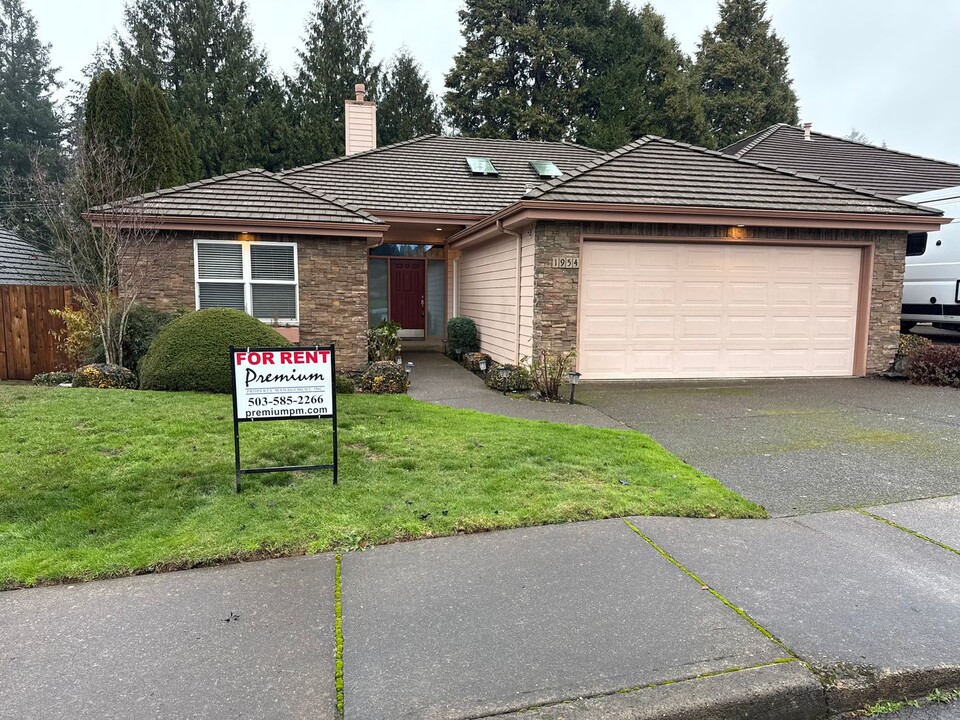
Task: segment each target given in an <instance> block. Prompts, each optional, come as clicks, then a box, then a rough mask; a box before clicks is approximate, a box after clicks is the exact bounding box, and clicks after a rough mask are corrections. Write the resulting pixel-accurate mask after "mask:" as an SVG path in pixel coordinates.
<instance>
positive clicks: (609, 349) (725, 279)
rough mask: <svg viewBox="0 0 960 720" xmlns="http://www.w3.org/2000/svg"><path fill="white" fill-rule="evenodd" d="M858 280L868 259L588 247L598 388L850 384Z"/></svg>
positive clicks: (817, 251)
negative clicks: (603, 384)
mask: <svg viewBox="0 0 960 720" xmlns="http://www.w3.org/2000/svg"><path fill="white" fill-rule="evenodd" d="M598 248H599V249H598ZM598 257H599V258H602V260H603V263H602V264H598V263H597V262H595V259H596V258H598ZM859 279H860V250H859V249H851V248H809V247H777V246H759V245H756V246H754V245H750V246H748V245H718V246H705V245H691V244H675V243H628V242H611V243H605V242H593V241H588V242H586V243H585V245H584V254H583V262H582V270H581V283H582V285H581V308H580V326H579V327H580V354H579V365H580V370H581V372H583V374H584V377H586V378H596V379H629V378H703V377H771V376H773V377H776V376H802V375H851V374H853V355H854V346H855V339H856V328H857V302H858V297H859ZM624 286H627V287H629V291H628V292H627V293H626V297H625V296H624V292H623V290H622V288H623V287H624ZM614 288H616V290H614Z"/></svg>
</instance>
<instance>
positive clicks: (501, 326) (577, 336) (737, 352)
mask: <svg viewBox="0 0 960 720" xmlns="http://www.w3.org/2000/svg"><path fill="white" fill-rule="evenodd" d="M347 107H348V112H347V121H348V122H347V129H346V132H347V140H348V144H347V147H348V148H350V150H351V151H353V152H352V153H351V154H349V155H346V156H345V157H341V158H336V159H333V160H328V161H325V162H320V163H316V164H314V165H308V166H306V167H301V168H295V169H292V170H289V171H285V172H281V173H269V172H266V171H264V170H257V169H254V170H248V171H245V172H240V173H233V174H231V175H226V176H222V177H217V178H211V179H209V180H204V181H201V182H198V183H192V184H189V185H185V186H182V187H178V188H171V189H168V190H161V191H159V192H156V193H150V194H148V195H145V196H142V197H140V198H133V199H130V200H127V201H123V202H120V203H115V204H113V205H108V206H104V207H102V208H97V209H95V210H94V211H92V212H91V214H90V218H91V220H92V221H93V222H97V221H98V217H104V216H106V215H107V214H110V215H111V216H112V215H113V214H114V213H125V212H129V213H131V216H132V215H133V214H136V215H137V216H138V218H139V219H138V220H137V222H139V223H141V224H144V223H147V224H150V225H151V226H152V227H154V228H156V230H157V232H158V233H159V235H158V239H157V241H155V242H154V243H152V244H151V250H150V253H151V254H152V255H153V259H154V260H155V261H156V264H157V265H158V266H159V267H161V268H162V270H163V272H162V273H159V274H158V275H157V276H156V278H155V279H153V280H151V281H150V282H149V283H146V286H145V287H143V288H142V289H141V298H143V299H144V301H146V302H149V303H150V304H152V305H154V306H157V307H160V308H164V309H172V308H176V307H188V308H203V307H210V306H224V305H225V306H229V307H236V308H239V309H243V310H245V311H247V312H250V313H252V314H253V315H255V316H256V317H258V318H260V319H262V320H264V321H267V322H271V323H273V324H275V325H277V326H278V327H280V328H281V329H282V331H283V332H284V333H285V334H287V336H288V337H291V338H293V339H294V340H297V341H299V342H300V343H301V344H313V343H325V342H329V341H334V342H336V343H337V346H338V363H339V364H340V365H341V366H342V367H346V368H350V367H357V366H359V365H361V364H362V363H363V362H365V360H366V343H365V334H366V330H367V329H368V327H370V326H373V325H376V324H377V323H378V322H380V321H381V320H382V319H384V318H389V319H392V320H395V321H397V322H399V323H400V324H401V326H402V328H403V330H402V335H403V336H404V338H405V347H410V346H417V345H420V346H431V344H432V345H439V341H440V339H441V338H442V337H443V335H444V330H445V322H446V320H447V319H448V318H450V317H453V316H455V315H464V316H467V317H471V318H472V319H473V320H475V321H476V323H477V326H478V328H479V331H480V337H481V344H482V347H483V350H484V351H485V352H487V353H489V354H490V355H491V356H492V357H493V358H494V359H495V360H497V361H500V362H517V361H519V360H521V359H522V358H523V357H524V356H530V355H531V354H532V353H534V352H538V351H540V350H554V351H556V350H570V349H576V350H577V364H578V368H579V370H580V371H581V372H582V373H583V376H584V378H586V379H634V378H705V377H782V376H825V375H839V376H843V375H848V376H849V375H865V374H868V373H876V372H880V371H882V370H884V369H886V367H887V366H888V365H889V363H890V361H891V360H892V358H893V355H894V354H895V352H896V347H897V340H898V327H899V325H898V322H899V312H900V292H901V286H902V276H903V264H904V250H905V244H906V235H907V233H908V232H913V231H923V230H926V229H936V228H939V227H940V225H941V224H943V223H945V222H946V220H945V219H944V218H943V217H942V216H941V213H939V212H938V211H935V210H931V209H929V208H924V207H921V206H918V205H915V204H911V203H905V202H899V201H897V200H895V199H892V198H890V197H887V196H883V195H881V194H879V193H877V192H874V191H869V190H864V189H858V188H855V187H850V186H847V185H845V184H843V183H839V182H832V181H826V180H823V179H820V178H818V177H815V176H810V175H807V174H802V173H797V172H792V171H788V170H784V169H781V168H778V167H776V166H774V165H771V164H768V163H760V162H756V161H754V160H752V159H749V158H741V157H735V156H732V155H730V154H725V153H722V152H714V151H710V150H706V149H704V148H698V147H693V146H690V145H685V144H682V143H677V142H673V141H670V140H665V139H663V138H658V137H652V136H651V137H645V138H642V139H640V140H638V141H636V142H634V143H631V144H630V145H627V146H625V147H623V148H620V149H619V150H616V151H614V152H612V153H609V154H606V155H601V154H599V153H597V152H595V151H593V150H590V149H588V148H584V147H580V146H577V145H572V144H568V143H541V142H526V141H511V140H489V139H473V138H463V137H440V136H425V137H420V138H416V139H414V140H410V141H408V142H403V143H398V144H396V145H391V146H387V147H381V148H377V147H376V146H375V145H376V143H375V138H374V133H373V132H372V130H371V128H372V127H373V126H374V124H375V112H376V110H375V106H374V105H373V103H370V102H368V101H366V100H364V99H363V95H362V88H361V87H358V96H357V99H356V100H349V101H347ZM131 222H132V221H131Z"/></svg>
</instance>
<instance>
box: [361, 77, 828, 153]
mask: <svg viewBox="0 0 960 720" xmlns="http://www.w3.org/2000/svg"><path fill="white" fill-rule="evenodd" d="M358 87H359V86H358ZM812 129H813V123H812V122H805V123H804V124H803V139H804V140H813V138H812V137H810V131H811V130H812Z"/></svg>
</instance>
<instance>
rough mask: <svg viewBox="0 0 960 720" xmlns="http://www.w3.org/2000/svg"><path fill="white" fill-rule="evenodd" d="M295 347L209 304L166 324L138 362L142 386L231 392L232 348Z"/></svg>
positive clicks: (260, 325) (243, 315)
mask: <svg viewBox="0 0 960 720" xmlns="http://www.w3.org/2000/svg"><path fill="white" fill-rule="evenodd" d="M231 345H233V346H234V347H238V348H239V347H243V348H247V347H251V348H256V347H291V345H292V343H291V342H290V341H289V340H287V339H286V338H285V337H283V335H281V334H280V333H278V332H277V331H276V330H274V329H273V328H272V327H270V326H268V325H264V324H263V323H262V322H260V321H259V320H257V319H256V318H255V317H251V316H250V315H247V314H246V313H245V312H242V311H240V310H230V309H228V308H210V309H208V310H198V311H197V312H191V313H187V314H186V315H184V316H182V317H179V318H177V319H176V320H174V321H173V322H171V323H169V324H168V325H166V326H165V327H164V328H163V329H162V330H161V331H160V332H159V333H157V336H156V338H154V341H153V344H152V345H151V346H150V349H149V350H148V351H147V354H146V355H144V357H143V360H141V361H140V387H142V388H143V389H144V390H193V391H197V392H214V393H228V392H230V391H231V387H230V384H231V374H230V346H231Z"/></svg>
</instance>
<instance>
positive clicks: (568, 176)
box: [522, 135, 656, 198]
mask: <svg viewBox="0 0 960 720" xmlns="http://www.w3.org/2000/svg"><path fill="white" fill-rule="evenodd" d="M655 137H656V136H655V135H644V136H642V137H640V138H637V139H636V140H634V141H633V142H630V143H627V144H626V145H623V146H621V147H618V148H616V149H615V150H611V151H610V152H607V153H604V154H603V155H601V156H600V157H598V158H596V159H595V160H590V161H588V162H585V163H583V164H582V165H577V167H575V168H574V169H573V170H571V171H570V172H569V173H564V174H563V175H560V176H559V177H556V178H552V179H550V180H547V181H546V182H543V183H540V184H539V185H536V186H535V187H532V188H530V189H529V190H527V191H526V192H525V193H524V194H523V195H522V198H536V197H539V196H540V195H543V194H544V193H547V192H549V191H550V190H553V189H554V188H556V187H559V186H560V185H563V184H564V183H565V182H567V181H568V180H573V179H574V178H578V177H580V176H581V175H585V174H586V173H588V172H590V171H591V170H594V169H596V168H598V167H599V166H601V165H604V164H606V163H608V162H610V161H611V160H614V159H616V158H618V157H620V156H621V155H626V154H627V153H628V152H631V151H633V150H636V149H637V148H639V147H642V146H643V145H646V144H647V143H648V142H649V141H650V140H651V139H653V138H655Z"/></svg>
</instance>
